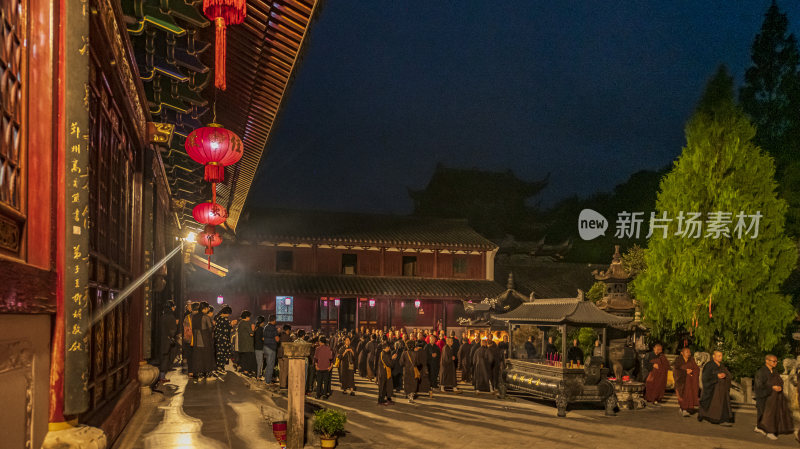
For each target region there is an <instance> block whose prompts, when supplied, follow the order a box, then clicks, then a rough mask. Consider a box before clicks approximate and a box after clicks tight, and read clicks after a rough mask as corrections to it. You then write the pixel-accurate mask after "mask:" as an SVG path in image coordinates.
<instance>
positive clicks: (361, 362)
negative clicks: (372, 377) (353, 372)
mask: <svg viewBox="0 0 800 449" xmlns="http://www.w3.org/2000/svg"><path fill="white" fill-rule="evenodd" d="M366 346H367V338H366V337H365V336H364V335H362V336H361V337H360V338H359V339H358V346H356V357H357V358H358V375H359V376H361V377H367V349H366Z"/></svg>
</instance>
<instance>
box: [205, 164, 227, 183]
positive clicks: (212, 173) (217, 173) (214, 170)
mask: <svg viewBox="0 0 800 449" xmlns="http://www.w3.org/2000/svg"><path fill="white" fill-rule="evenodd" d="M204 175H205V176H204V179H205V180H206V181H207V182H212V183H217V182H223V181H225V167H224V166H223V165H220V164H218V163H210V164H206V170H205V173H204Z"/></svg>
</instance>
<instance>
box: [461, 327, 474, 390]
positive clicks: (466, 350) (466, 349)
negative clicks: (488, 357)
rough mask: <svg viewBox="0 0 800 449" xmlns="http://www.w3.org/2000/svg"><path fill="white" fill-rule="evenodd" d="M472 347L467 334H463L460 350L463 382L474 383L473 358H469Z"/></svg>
mask: <svg viewBox="0 0 800 449" xmlns="http://www.w3.org/2000/svg"><path fill="white" fill-rule="evenodd" d="M471 351H472V345H471V344H470V342H469V339H468V338H467V334H466V333H463V334H461V347H460V348H458V369H460V370H461V382H465V383H470V382H472V358H471V357H470V356H469V355H470V352H471Z"/></svg>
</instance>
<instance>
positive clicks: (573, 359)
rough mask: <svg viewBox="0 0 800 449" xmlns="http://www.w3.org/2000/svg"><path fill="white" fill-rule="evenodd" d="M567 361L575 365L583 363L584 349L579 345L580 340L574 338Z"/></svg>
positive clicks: (568, 351)
mask: <svg viewBox="0 0 800 449" xmlns="http://www.w3.org/2000/svg"><path fill="white" fill-rule="evenodd" d="M567 362H569V363H572V364H573V365H583V349H581V347H580V346H578V340H577V339H573V340H572V347H571V348H569V349H568V350H567Z"/></svg>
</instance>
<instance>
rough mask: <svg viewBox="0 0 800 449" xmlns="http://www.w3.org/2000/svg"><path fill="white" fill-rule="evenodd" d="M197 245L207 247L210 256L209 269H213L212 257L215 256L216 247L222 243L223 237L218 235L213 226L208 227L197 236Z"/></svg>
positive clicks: (207, 253)
mask: <svg viewBox="0 0 800 449" xmlns="http://www.w3.org/2000/svg"><path fill="white" fill-rule="evenodd" d="M197 243H198V244H200V245H203V246H205V247H206V255H207V256H208V268H209V269H211V256H212V255H213V254H214V247H216V246H219V245H220V243H222V237H220V236H219V234H217V231H216V229H215V228H214V226H213V225H206V227H205V229H204V230H203V232H201V233H200V234H197Z"/></svg>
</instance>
